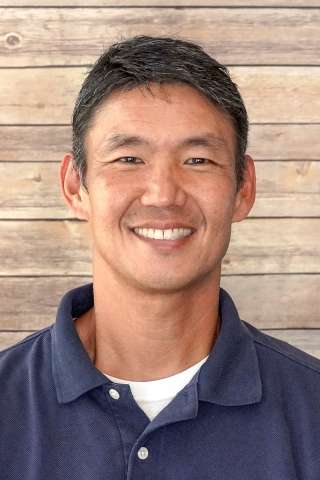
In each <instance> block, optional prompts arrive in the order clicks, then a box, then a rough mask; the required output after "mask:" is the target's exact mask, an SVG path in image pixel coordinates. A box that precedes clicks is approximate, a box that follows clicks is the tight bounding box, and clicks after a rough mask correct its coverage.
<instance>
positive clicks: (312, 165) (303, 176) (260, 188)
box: [250, 161, 320, 217]
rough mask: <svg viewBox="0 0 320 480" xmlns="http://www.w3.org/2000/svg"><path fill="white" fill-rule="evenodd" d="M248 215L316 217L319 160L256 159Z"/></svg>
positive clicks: (319, 203)
mask: <svg viewBox="0 0 320 480" xmlns="http://www.w3.org/2000/svg"><path fill="white" fill-rule="evenodd" d="M256 173H257V196H256V202H255V205H254V207H253V209H252V211H251V212H250V217H319V212H320V189H319V185H320V162H310V161H302V162H298V161H296V162H291V161H288V162H256Z"/></svg>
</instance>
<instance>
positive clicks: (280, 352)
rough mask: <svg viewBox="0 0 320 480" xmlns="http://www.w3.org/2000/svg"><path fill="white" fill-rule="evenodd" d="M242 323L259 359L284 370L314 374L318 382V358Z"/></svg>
mask: <svg viewBox="0 0 320 480" xmlns="http://www.w3.org/2000/svg"><path fill="white" fill-rule="evenodd" d="M243 323H244V325H246V327H247V328H248V329H249V331H250V333H251V335H252V338H253V341H254V342H255V345H256V349H257V351H258V354H259V355H260V357H263V358H264V359H266V360H267V361H269V362H275V363H276V364H277V365H278V366H279V367H280V368H281V366H283V368H284V369H288V368H292V369H294V370H303V369H307V370H309V371H310V372H314V375H315V376H316V377H317V376H318V378H319V381H320V360H319V359H318V358H316V357H313V356H312V355H310V354H308V353H306V352H304V351H302V350H300V349H299V348H297V347H294V346H293V345H291V344H289V343H287V342H285V341H283V340H280V339H278V338H275V337H272V336H271V335H268V334H266V333H265V332H262V331H261V330H259V329H257V328H256V327H254V326H253V325H251V324H249V323H247V322H245V321H243Z"/></svg>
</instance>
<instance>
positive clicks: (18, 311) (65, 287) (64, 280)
mask: <svg viewBox="0 0 320 480" xmlns="http://www.w3.org/2000/svg"><path fill="white" fill-rule="evenodd" d="M90 282H92V277H90V276H87V277H85V276H82V277H72V276H71V277H70V276H64V277H39V278H37V277H23V278H18V277H11V278H4V277H2V278H0V285H1V289H0V330H39V329H41V328H45V327H47V326H48V325H51V324H52V323H53V322H54V321H55V317H56V312H57V307H58V304H59V302H60V300H61V298H62V297H63V295H65V294H66V293H67V292H68V291H69V290H71V289H72V288H76V287H79V286H80V285H85V284H86V283H90Z"/></svg>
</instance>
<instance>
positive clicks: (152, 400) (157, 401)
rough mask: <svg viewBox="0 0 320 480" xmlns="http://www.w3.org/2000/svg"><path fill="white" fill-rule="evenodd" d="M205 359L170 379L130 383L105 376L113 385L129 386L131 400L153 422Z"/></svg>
mask: <svg viewBox="0 0 320 480" xmlns="http://www.w3.org/2000/svg"><path fill="white" fill-rule="evenodd" d="M207 358H208V357H206V358H204V359H203V360H201V361H200V362H198V363H196V365H193V366H192V367H190V368H188V369H187V370H185V371H184V372H181V373H178V374H177V375H173V376H172V377H168V378H162V379H160V380H152V381H151V382H131V381H129V380H122V379H121V378H116V377H112V376H111V375H107V374H105V375H106V377H108V378H109V379H110V380H111V381H112V382H114V383H121V384H127V385H129V386H130V388H131V392H132V395H133V398H134V399H135V401H136V402H137V404H138V405H139V407H140V408H141V409H142V410H143V411H144V413H145V414H146V415H147V417H149V419H150V420H153V419H154V418H155V417H156V416H157V415H158V413H160V412H161V410H163V409H164V408H165V407H166V406H167V405H168V404H169V403H170V402H171V400H173V398H174V397H175V396H176V395H177V393H178V392H180V390H182V389H183V388H184V387H185V386H186V385H187V384H188V383H189V382H190V380H191V379H192V377H193V376H194V375H195V374H196V373H197V371H198V370H199V369H200V367H201V366H202V365H203V364H204V362H205V361H206V360H207Z"/></svg>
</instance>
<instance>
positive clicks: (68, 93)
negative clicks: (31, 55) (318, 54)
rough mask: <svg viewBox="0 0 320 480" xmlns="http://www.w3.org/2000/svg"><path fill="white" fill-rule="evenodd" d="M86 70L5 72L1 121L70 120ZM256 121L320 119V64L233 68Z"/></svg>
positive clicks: (0, 99) (0, 78)
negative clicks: (314, 65) (318, 65)
mask: <svg viewBox="0 0 320 480" xmlns="http://www.w3.org/2000/svg"><path fill="white" fill-rule="evenodd" d="M84 73H85V69H83V68H70V67H65V68H55V67H53V68H26V69H22V70H19V69H18V70H17V69H10V68H9V69H2V70H0V84H1V86H2V88H1V90H0V125H8V124H18V125H21V124H26V125H30V124H44V125H52V124H57V125H61V124H65V125H66V124H70V118H71V114H72V110H73V106H74V102H75V99H76V96H77V94H78V91H79V89H80V86H81V83H82V82H83V80H84ZM230 73H231V75H232V78H233V80H234V81H235V82H236V83H237V84H238V86H239V89H240V92H241V94H242V96H243V99H244V102H245V104H246V107H247V110H248V113H249V118H250V121H251V122H252V123H319V122H320V114H319V112H320V67H232V68H230Z"/></svg>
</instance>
